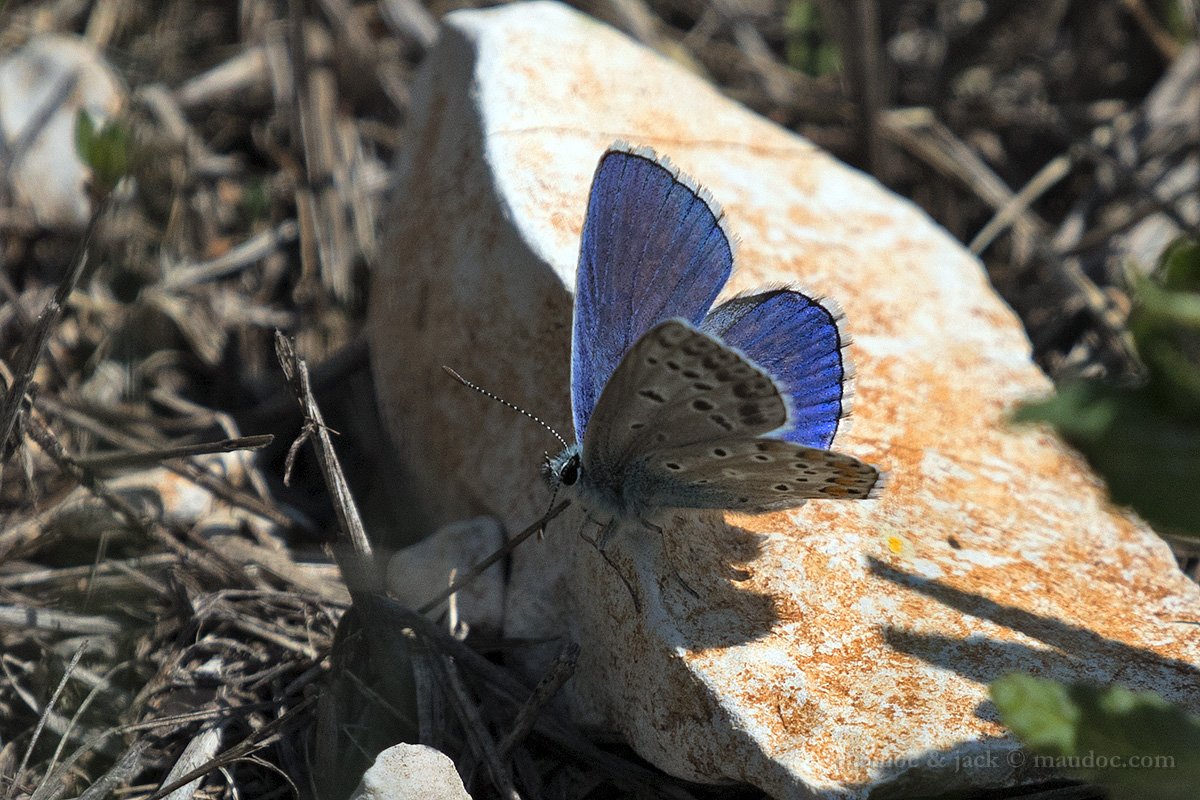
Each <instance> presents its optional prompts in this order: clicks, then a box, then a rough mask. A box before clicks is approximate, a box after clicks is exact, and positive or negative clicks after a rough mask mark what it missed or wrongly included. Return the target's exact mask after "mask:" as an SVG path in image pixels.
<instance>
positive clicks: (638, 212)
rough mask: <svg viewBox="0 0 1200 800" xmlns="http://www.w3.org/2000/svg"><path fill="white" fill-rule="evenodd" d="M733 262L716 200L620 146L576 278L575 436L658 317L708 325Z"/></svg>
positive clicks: (602, 181)
mask: <svg viewBox="0 0 1200 800" xmlns="http://www.w3.org/2000/svg"><path fill="white" fill-rule="evenodd" d="M732 269H733V252H732V250H731V248H730V244H729V238H728V237H727V236H726V233H725V231H724V230H723V228H722V227H721V212H720V210H719V209H718V208H717V207H716V205H715V204H714V203H713V202H712V201H711V200H710V199H709V198H708V197H707V195H705V194H704V193H702V192H701V191H700V190H699V189H698V188H697V187H696V186H695V185H693V184H691V183H690V182H689V181H688V180H687V179H686V178H681V177H680V176H679V174H678V172H676V171H675V170H674V169H672V168H670V167H669V166H667V165H664V164H663V163H662V162H660V161H659V160H657V159H656V158H655V157H654V155H653V154H652V153H650V152H649V151H646V150H637V151H630V150H623V149H612V150H609V151H608V152H606V153H605V154H604V156H603V157H601V159H600V164H599V166H597V167H596V175H595V177H594V178H593V180H592V190H591V194H590V196H589V198H588V209H587V216H586V218H585V219H584V223H583V242H582V245H581V247H580V253H579V272H578V274H577V277H576V284H575V322H574V331H573V333H572V340H571V407H572V409H573V411H574V415H575V436H576V441H579V442H582V441H583V437H584V431H585V430H586V429H587V424H588V420H589V419H590V418H591V415H592V410H593V409H594V408H595V407H596V401H597V400H598V399H599V397H600V392H601V391H602V390H603V389H604V385H605V384H606V383H607V382H608V379H609V378H610V377H611V376H612V374H613V371H614V370H615V369H616V368H617V364H619V363H620V361H621V359H622V357H624V355H625V353H626V352H628V351H629V348H630V347H632V346H633V343H634V342H636V341H637V340H638V339H640V338H641V336H642V334H644V333H645V332H646V331H648V330H650V329H651V328H653V327H654V326H655V325H657V324H658V323H660V322H662V321H664V320H667V319H671V318H674V317H680V318H683V319H685V320H687V321H688V322H690V323H692V324H693V325H699V324H700V321H701V320H702V319H703V318H704V314H705V312H706V311H708V309H709V308H710V307H711V306H712V304H713V301H714V300H715V299H716V297H717V293H718V292H720V291H721V287H723V286H724V285H725V281H726V280H727V279H728V278H729V273H730V271H731V270H732Z"/></svg>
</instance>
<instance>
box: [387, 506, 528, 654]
mask: <svg viewBox="0 0 1200 800" xmlns="http://www.w3.org/2000/svg"><path fill="white" fill-rule="evenodd" d="M503 546H504V529H503V528H502V527H501V526H500V523H499V521H498V520H497V519H496V518H495V517H477V518H476V519H469V520H463V521H461V522H454V523H451V524H449V525H446V526H443V527H442V528H441V529H439V530H438V531H437V532H435V533H434V534H433V535H431V536H428V537H426V538H425V539H424V540H422V541H420V542H418V543H416V544H414V545H411V546H409V547H406V548H404V549H403V550H401V551H400V552H398V553H396V554H395V555H393V556H392V557H391V559H390V560H389V561H388V567H387V586H388V589H389V590H390V591H391V593H392V596H393V597H394V598H395V599H397V600H399V601H400V602H401V603H404V604H405V605H406V606H408V607H409V608H420V607H421V606H423V605H424V604H425V603H426V602H427V601H428V600H429V599H430V598H433V597H436V596H437V595H439V594H441V592H442V591H443V590H445V589H446V587H447V586H449V585H450V578H451V573H452V572H453V573H456V574H457V577H458V578H461V577H463V576H464V575H465V574H466V573H467V571H468V570H470V569H471V568H472V567H473V566H475V565H476V564H479V563H482V562H483V560H484V559H485V558H487V557H488V556H490V555H491V554H492V553H494V552H495V551H496V550H499V549H500V548H501V547H503ZM445 607H446V604H445V603H443V604H442V605H441V606H440V607H438V608H437V609H436V610H435V611H434V612H433V613H435V614H442V613H444V611H445ZM455 613H456V615H457V617H458V619H459V620H461V621H463V622H466V623H467V624H468V625H470V626H471V627H472V628H486V629H490V630H492V631H496V632H498V631H499V630H500V629H501V627H502V626H503V624H504V567H503V561H500V562H497V563H496V564H493V565H492V566H490V567H488V568H487V569H486V570H484V571H483V574H481V575H480V576H479V577H477V578H476V579H475V580H473V581H472V582H471V583H469V584H468V585H467V586H465V587H464V588H463V589H462V590H460V591H459V592H457V593H456V595H455Z"/></svg>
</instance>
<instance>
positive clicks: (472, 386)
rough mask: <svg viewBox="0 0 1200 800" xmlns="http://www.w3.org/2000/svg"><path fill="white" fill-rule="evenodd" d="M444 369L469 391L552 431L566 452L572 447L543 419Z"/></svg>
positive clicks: (445, 367) (447, 368) (446, 368)
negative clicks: (471, 390) (473, 391)
mask: <svg viewBox="0 0 1200 800" xmlns="http://www.w3.org/2000/svg"><path fill="white" fill-rule="evenodd" d="M442 369H444V370H446V372H448V373H449V374H450V377H451V378H454V380H456V381H458V382H459V383H461V384H462V385H463V386H466V387H467V388H468V389H474V390H475V391H477V392H479V393H480V394H481V395H483V396H484V397H489V398H491V399H492V400H495V401H496V402H497V403H500V404H501V405H503V406H508V407H509V408H511V409H512V410H513V411H516V412H517V413H518V414H524V415H525V416H526V417H529V418H530V419H531V420H533V421H534V422H536V423H537V424H538V425H541V426H542V427H543V428H545V429H546V430H548V431H550V433H552V434H553V435H554V438H555V439H558V441H559V442H560V443H561V444H562V446H563V449H564V450H565V449H566V448H568V447H570V445H569V444H568V443H567V440H566V439H564V438H563V437H562V436H561V435H560V434H559V432H558V431H556V430H554V428H551V427H550V426H549V425H548V424H546V423H545V422H544V421H542V418H541V417H539V416H537V415H536V414H532V413H530V412H528V411H526V410H525V409H523V408H521V407H520V406H518V405H514V404H512V403H510V402H508V401H507V400H505V399H504V398H503V397H497V396H496V395H494V394H492V393H491V392H489V391H488V390H487V389H484V388H483V387H482V386H479V385H478V384H475V383H471V382H470V381H469V380H467V379H466V378H464V377H463V376H462V375H459V374H458V373H457V372H455V371H454V370H452V369H450V368H449V367H447V366H446V365H445V364H443V365H442Z"/></svg>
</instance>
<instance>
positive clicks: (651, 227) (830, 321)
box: [547, 143, 883, 550]
mask: <svg viewBox="0 0 1200 800" xmlns="http://www.w3.org/2000/svg"><path fill="white" fill-rule="evenodd" d="M732 270H733V249H732V247H731V240H730V237H729V235H728V234H727V232H726V230H725V226H724V221H723V215H722V212H721V210H720V209H719V207H718V206H717V204H716V203H715V202H714V201H713V200H712V198H711V197H710V196H709V195H708V193H707V192H706V191H704V190H702V189H700V188H699V187H698V186H697V185H696V184H695V183H694V182H693V181H691V180H690V179H689V178H687V177H686V176H683V175H681V174H680V173H679V172H678V170H676V169H674V167H672V166H671V164H670V162H668V161H667V160H666V159H660V158H659V157H657V156H656V155H655V154H654V152H653V151H651V150H649V149H645V148H638V149H634V148H632V147H629V146H628V145H624V144H622V143H617V144H615V145H613V147H612V148H610V149H609V150H608V151H607V152H605V153H604V155H603V156H602V157H601V159H600V163H599V165H598V166H597V168H596V173H595V176H594V178H593V180H592V188H591V193H590V195H589V198H588V207H587V215H586V217H585V219H584V225H583V237H582V243H581V246H580V255H579V266H578V271H577V275H576V286H575V314H574V322H573V331H572V345H571V406H572V412H573V416H574V426H575V441H576V444H574V445H571V446H569V447H567V448H566V449H564V450H563V451H562V452H561V453H559V454H558V455H557V456H556V457H554V458H552V459H550V460H549V461H548V463H547V472H548V473H549V477H550V479H551V481H552V482H553V483H554V484H555V487H556V489H558V490H560V491H563V492H565V493H566V494H567V495H568V496H569V497H573V498H574V499H576V500H577V501H578V502H579V503H580V504H581V505H582V506H583V507H584V509H585V510H586V511H587V514H588V516H589V518H590V519H592V520H594V521H596V522H597V523H598V524H600V525H601V526H602V529H601V532H600V535H599V536H598V537H597V540H596V545H597V547H599V548H600V549H601V550H603V549H604V547H605V545H606V544H607V543H608V542H609V541H611V539H612V538H613V536H614V535H615V534H616V532H617V531H618V530H620V529H621V528H622V527H623V526H626V525H630V524H640V525H642V526H644V527H647V528H651V529H654V530H661V529H660V528H659V527H658V526H657V525H656V524H654V522H653V519H654V518H655V517H656V515H657V514H658V513H659V512H661V511H663V510H667V509H729V510H736V511H741V512H747V513H763V512H768V511H777V510H782V509H787V508H794V507H796V506H798V505H801V504H803V503H804V501H805V500H808V499H812V498H839V499H866V498H871V497H875V496H876V495H877V494H878V493H879V491H880V490H881V489H882V484H883V480H882V475H881V474H880V472H879V470H877V469H876V468H875V467H873V466H871V465H870V464H866V463H864V462H862V461H859V460H858V459H856V458H853V457H851V456H848V455H843V454H841V453H835V452H832V451H831V450H829V447H830V446H831V445H832V443H833V437H834V434H835V433H836V432H837V430H838V426H839V424H840V423H841V420H842V418H843V417H844V416H845V413H846V410H847V409H846V402H847V399H848V397H847V392H846V381H847V378H848V377H849V372H850V370H849V366H848V364H847V363H846V362H845V360H844V359H843V355H842V348H843V347H844V345H845V344H846V341H845V339H844V337H843V335H842V332H841V329H840V327H839V320H840V313H839V312H838V311H837V310H836V308H830V307H828V306H826V305H822V304H821V303H820V302H818V301H816V300H814V299H813V298H811V297H808V296H807V295H804V294H802V293H801V292H798V291H794V290H791V289H772V290H769V291H765V292H761V293H758V294H751V295H744V296H739V297H735V298H733V299H731V300H729V301H727V302H725V303H722V304H721V305H719V306H717V307H715V308H713V307H712V305H713V303H714V302H715V300H716V298H717V294H718V293H719V292H720V291H721V289H722V288H723V287H724V286H725V283H726V281H727V280H728V279H729V275H730V273H731V272H732Z"/></svg>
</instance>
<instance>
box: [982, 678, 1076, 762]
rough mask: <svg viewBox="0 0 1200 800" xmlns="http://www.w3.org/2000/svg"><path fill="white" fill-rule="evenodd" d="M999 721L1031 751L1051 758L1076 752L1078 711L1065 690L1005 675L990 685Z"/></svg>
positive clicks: (1054, 684) (1056, 684)
mask: <svg viewBox="0 0 1200 800" xmlns="http://www.w3.org/2000/svg"><path fill="white" fill-rule="evenodd" d="M990 688H991V693H992V702H993V703H995V704H996V708H998V709H1000V719H1001V720H1002V721H1003V722H1004V724H1005V725H1007V726H1008V727H1009V728H1010V729H1012V731H1013V732H1014V733H1016V734H1017V736H1018V737H1019V738H1020V739H1021V742H1022V743H1023V744H1024V745H1026V746H1027V747H1029V748H1030V749H1032V750H1037V751H1039V752H1044V753H1050V754H1053V755H1070V754H1072V753H1074V752H1075V731H1076V728H1077V727H1078V725H1079V709H1078V708H1077V707H1076V706H1075V705H1074V704H1073V703H1071V698H1070V695H1069V694H1068V693H1067V690H1066V687H1064V686H1062V685H1061V684H1058V683H1055V682H1054V681H1042V680H1038V679H1036V678H1032V677H1030V676H1028V675H1022V674H1020V673H1013V674H1011V675H1005V676H1004V677H1003V678H1000V679H999V680H997V681H994V682H993V683H992V685H991V687H990Z"/></svg>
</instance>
